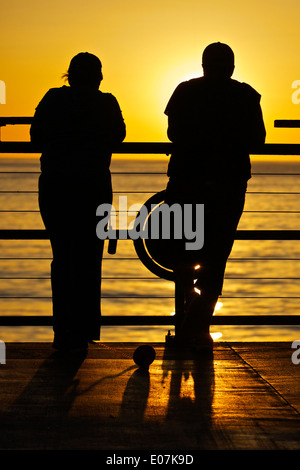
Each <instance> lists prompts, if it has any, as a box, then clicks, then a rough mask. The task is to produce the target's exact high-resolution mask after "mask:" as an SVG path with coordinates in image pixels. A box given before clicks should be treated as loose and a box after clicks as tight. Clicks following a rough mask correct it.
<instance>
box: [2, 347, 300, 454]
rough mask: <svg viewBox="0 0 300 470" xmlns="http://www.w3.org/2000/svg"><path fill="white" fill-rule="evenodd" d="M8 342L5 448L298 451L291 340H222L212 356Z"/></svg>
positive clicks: (297, 376) (298, 376) (299, 387)
mask: <svg viewBox="0 0 300 470" xmlns="http://www.w3.org/2000/svg"><path fill="white" fill-rule="evenodd" d="M137 346H138V343H99V344H96V345H91V346H90V349H89V351H88V353H87V356H86V357H84V358H83V357H78V356H73V357H72V358H70V357H69V358H68V357H61V356H59V355H57V353H55V352H54V350H53V349H52V347H51V344H50V343H8V344H7V345H6V348H7V349H6V364H1V365H0V377H1V389H0V395H1V400H0V429H1V431H0V439H1V440H0V449H1V450H3V449H6V450H7V449H10V450H18V449H31V450H73V449H74V450H75V449H76V450H97V451H99V450H103V449H104V450H114V451H117V450H120V451H126V450H143V449H145V450H156V451H166V450H168V451H170V450H174V452H175V451H176V452H177V453H178V451H179V450H181V451H185V450H189V451H193V450H195V451H197V450H278V449H279V450H300V364H299V365H295V364H293V363H292V360H291V355H292V353H293V352H294V351H293V350H292V349H291V344H290V343H223V342H217V343H216V345H215V350H214V357H213V358H208V357H205V356H201V355H199V354H198V355H197V356H192V355H191V354H187V353H183V352H178V351H175V350H173V349H166V346H165V344H163V343H159V344H158V343H157V344H153V346H154V348H155V350H156V359H155V361H154V362H153V363H152V364H151V366H150V368H149V371H148V372H145V371H142V370H140V369H139V368H137V366H136V365H135V364H134V362H133V360H132V353H133V351H134V350H135V348H136V347H137Z"/></svg>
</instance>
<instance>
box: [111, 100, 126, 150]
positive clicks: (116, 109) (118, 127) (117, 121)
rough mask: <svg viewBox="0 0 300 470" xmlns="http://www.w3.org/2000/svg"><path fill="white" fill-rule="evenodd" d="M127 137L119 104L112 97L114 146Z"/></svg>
mask: <svg viewBox="0 0 300 470" xmlns="http://www.w3.org/2000/svg"><path fill="white" fill-rule="evenodd" d="M125 137H126V126H125V122H124V119H123V115H122V111H121V109H120V106H119V103H118V101H117V100H116V98H115V97H114V96H112V144H113V145H118V144H120V143H121V142H123V140H124V139H125Z"/></svg>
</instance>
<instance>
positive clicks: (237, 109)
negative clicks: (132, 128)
mask: <svg viewBox="0 0 300 470" xmlns="http://www.w3.org/2000/svg"><path fill="white" fill-rule="evenodd" d="M202 66H203V71H204V74H203V75H204V76H203V77H199V78H195V79H192V80H189V81H186V82H182V83H181V84H180V85H179V86H178V87H177V88H176V89H175V91H174V93H173V95H172V96H171V98H170V101H169V103H168V105H167V108H166V111H165V113H166V115H167V116H168V137H169V139H170V140H171V141H172V142H173V143H174V151H173V153H172V155H171V158H170V162H169V166H168V176H169V183H168V186H167V190H166V200H165V202H168V203H169V204H173V203H180V204H182V205H183V204H185V203H187V204H191V203H193V204H196V203H198V204H204V246H203V248H202V249H201V250H198V251H183V250H182V249H178V250H177V252H175V253H174V272H175V275H176V279H177V282H179V285H181V287H182V289H183V291H184V293H185V313H184V318H183V322H182V325H181V328H179V329H178V331H179V333H178V334H176V336H177V337H178V341H179V342H181V344H183V345H187V346H192V347H196V348H198V349H202V348H209V349H211V348H212V346H213V341H212V338H211V335H210V324H211V318H212V315H213V312H214V309H215V306H216V303H217V300H218V297H219V296H220V294H221V293H222V287H223V279H224V272H225V267H226V262H227V259H228V257H229V254H230V252H231V249H232V246H233V242H234V238H235V234H236V228H237V226H238V223H239V220H240V217H241V215H242V212H243V208H244V202H245V193H246V189H247V181H248V180H249V178H250V177H251V165H250V158H249V152H250V150H251V148H253V147H255V146H257V145H261V144H263V143H264V141H265V135H266V133H265V126H264V122H263V117H262V111H261V107H260V95H259V94H258V93H257V92H256V91H255V90H254V89H253V88H252V87H251V86H249V85H247V84H245V83H240V82H238V81H236V80H233V79H232V78H231V76H232V73H233V71H234V53H233V51H232V50H231V48H230V47H229V46H228V45H226V44H222V43H220V42H218V43H213V44H210V45H209V46H207V47H206V49H205V50H204V52H203V57H202ZM196 266H197V269H195V267H196ZM199 266H200V267H199ZM195 280H196V283H195V284H194V282H195Z"/></svg>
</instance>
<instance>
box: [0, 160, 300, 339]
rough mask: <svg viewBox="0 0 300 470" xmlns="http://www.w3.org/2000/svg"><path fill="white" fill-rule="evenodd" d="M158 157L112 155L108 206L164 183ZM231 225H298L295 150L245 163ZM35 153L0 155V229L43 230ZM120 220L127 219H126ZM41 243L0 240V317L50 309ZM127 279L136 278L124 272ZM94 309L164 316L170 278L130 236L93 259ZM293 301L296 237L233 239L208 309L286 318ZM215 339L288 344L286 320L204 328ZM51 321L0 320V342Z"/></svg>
mask: <svg viewBox="0 0 300 470" xmlns="http://www.w3.org/2000/svg"><path fill="white" fill-rule="evenodd" d="M167 163H168V159H167V157H161V158H157V157H155V156H147V157H143V158H142V157H141V156H140V157H139V158H137V157H135V158H134V157H132V158H129V157H128V158H125V157H120V156H119V157H118V156H116V157H115V158H113V161H112V166H111V170H112V173H113V175H112V178H113V188H114V204H115V206H116V208H117V207H118V201H119V196H127V205H128V207H130V206H131V205H132V204H135V203H139V204H143V203H144V202H145V201H146V200H147V199H148V198H149V197H150V196H151V195H152V194H154V193H155V192H157V191H160V190H162V189H164V188H165V187H166V184H167V176H166V169H167ZM252 171H253V177H252V179H251V180H250V181H249V184H248V191H247V196H246V204H245V211H244V213H243V215H242V218H241V221H240V224H239V229H244V230H252V229H253V230H254V229H274V230H280V229H285V230H299V229H300V157H299V160H297V159H295V158H288V157H286V158H285V160H283V159H282V160H281V161H278V159H276V158H274V159H270V158H269V159H262V158H261V159H259V158H258V157H257V158H255V159H254V161H253V162H252ZM38 176H39V159H38V158H12V157H10V156H7V158H1V159H0V185H1V187H0V228H1V229H25V228H26V229H43V228H44V227H43V224H42V221H41V217H40V214H39V210H38V202H37V183H38ZM132 219H133V217H132V218H130V217H129V218H128V220H129V221H130V220H132ZM50 263H51V249H50V245H49V241H47V240H32V241H31V240H28V241H27V240H25V241H24V240H0V310H1V315H51V314H52V303H51V287H50ZM132 278H137V279H132ZM102 295H103V299H102V312H103V315H141V316H142V315H172V314H173V313H174V284H173V282H170V281H167V280H164V279H159V278H157V277H156V276H155V275H154V274H152V273H151V272H150V271H148V269H147V268H145V267H144V265H143V264H142V263H141V261H140V260H139V259H138V257H137V254H136V252H135V249H134V245H133V242H132V241H131V240H129V241H127V240H120V241H118V246H117V253H116V254H115V255H109V254H108V253H107V245H106V246H105V255H104V260H103V283H102ZM299 305H300V241H299V242H298V241H236V242H235V244H234V247H233V250H232V253H231V256H230V258H229V261H228V264H227V270H226V276H225V282H224V289H223V295H222V297H220V299H219V304H218V307H219V309H218V310H217V311H216V312H215V315H283V314H284V315H295V314H299ZM167 332H168V327H167V326H156V327H148V326H147V327H138V326H128V327H127V326H125V327H103V328H102V337H101V340H102V341H142V342H144V341H152V342H156V341H164V338H165V335H166V334H167ZM212 332H213V334H214V336H215V337H216V338H218V340H219V341H273V340H274V341H276V340H285V341H294V340H297V339H300V328H299V327H294V326H291V327H290V326H274V327H273V326H272V327H270V326H214V327H213V328H212ZM52 337H53V334H52V328H51V327H21V326H20V327H0V339H1V340H2V341H5V342H8V341H51V340H52Z"/></svg>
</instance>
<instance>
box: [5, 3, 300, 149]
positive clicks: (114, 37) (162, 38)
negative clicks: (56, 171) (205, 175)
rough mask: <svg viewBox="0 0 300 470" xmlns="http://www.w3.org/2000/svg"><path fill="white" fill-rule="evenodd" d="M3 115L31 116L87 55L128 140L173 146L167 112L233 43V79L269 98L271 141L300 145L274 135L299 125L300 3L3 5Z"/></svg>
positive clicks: (24, 132)
mask: <svg viewBox="0 0 300 470" xmlns="http://www.w3.org/2000/svg"><path fill="white" fill-rule="evenodd" d="M0 5H1V20H0V22H1V23H0V24H1V36H2V38H1V39H2V40H1V44H0V48H1V54H0V61H1V67H0V80H2V81H4V82H5V84H6V103H5V104H0V115H1V116H31V115H33V113H34V109H35V106H36V105H37V103H38V102H39V100H40V99H41V98H42V96H43V95H44V93H45V92H46V91H47V90H48V89H49V88H50V87H57V86H61V85H62V84H64V82H63V80H62V79H61V76H62V74H63V73H64V72H65V71H66V69H67V67H68V64H69V61H70V59H71V58H72V57H73V56H74V55H75V54H76V53H78V52H80V51H88V52H91V53H94V54H96V55H97V56H98V57H99V58H100V59H101V61H102V63H103V74H104V80H103V82H102V84H101V90H103V91H109V92H111V93H113V94H114V95H115V96H116V97H117V99H118V101H119V103H120V106H121V108H122V111H123V115H124V118H125V121H126V125H127V138H126V140H127V141H167V135H166V127H167V119H166V116H165V115H164V109H165V107H166V104H167V102H168V100H169V98H170V95H171V94H172V92H173V91H174V88H175V87H176V86H177V84H178V83H179V82H181V81H182V80H186V79H189V78H191V77H195V76H200V75H202V67H201V56H202V51H203V49H204V47H205V46H206V45H207V44H209V43H211V42H215V41H221V42H225V43H228V44H229V45H230V46H231V47H232V49H233V50H234V52H235V57H236V68H235V72H234V75H233V78H236V79H238V80H240V81H245V82H248V83H249V84H251V85H252V86H253V87H254V88H255V89H256V90H257V91H259V93H261V95H262V101H261V104H262V108H263V113H264V117H265V122H266V128H267V142H274V143H276V142H287V143H293V142H299V135H300V130H298V129H294V130H293V129H274V120H275V119H298V118H299V115H300V104H299V103H298V104H295V103H294V102H293V101H292V94H293V93H294V92H295V91H296V90H295V89H294V88H292V84H293V82H295V81H296V80H300V61H299V59H298V57H299V44H300V28H299V13H300V4H299V1H298V0H287V1H285V2H282V1H281V0H272V1H267V0H252V2H247V3H245V2H239V1H237V0H227V1H222V0H216V1H215V2H213V3H209V2H208V3H207V4H205V3H204V2H200V1H199V0H186V1H184V2H183V1H179V0H172V1H171V0H151V2H150V1H146V2H138V1H137V0H127V1H126V2H124V1H122V0H111V1H109V2H108V1H106V2H105V1H104V2H99V0H86V1H84V2H82V1H81V0H63V1H61V0H59V1H58V0H51V1H50V0H45V1H39V0H10V1H9V2H7V1H4V0H1V1H0ZM2 136H3V137H2V138H3V140H28V139H29V134H28V127H27V126H25V128H24V129H22V128H20V127H12V128H10V129H9V128H7V129H4V130H3V132H2Z"/></svg>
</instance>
